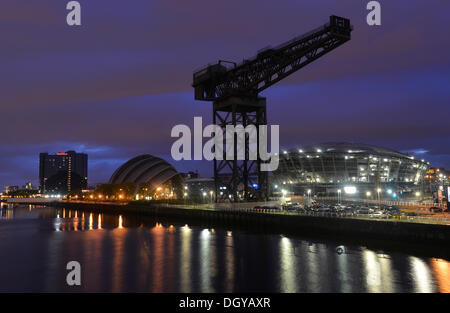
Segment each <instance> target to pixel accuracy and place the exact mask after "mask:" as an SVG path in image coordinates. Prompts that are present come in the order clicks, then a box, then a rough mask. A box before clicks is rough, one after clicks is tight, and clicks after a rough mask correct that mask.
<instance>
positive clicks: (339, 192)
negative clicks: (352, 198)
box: [337, 189, 342, 204]
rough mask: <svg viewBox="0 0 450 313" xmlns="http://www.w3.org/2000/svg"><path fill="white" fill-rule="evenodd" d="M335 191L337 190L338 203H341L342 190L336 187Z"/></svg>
mask: <svg viewBox="0 0 450 313" xmlns="http://www.w3.org/2000/svg"><path fill="white" fill-rule="evenodd" d="M337 192H338V204H341V192H342V190H341V189H338V190H337Z"/></svg>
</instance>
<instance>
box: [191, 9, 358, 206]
mask: <svg viewBox="0 0 450 313" xmlns="http://www.w3.org/2000/svg"><path fill="white" fill-rule="evenodd" d="M351 31H352V27H351V26H350V20H348V19H346V18H342V17H338V16H331V17H330V21H329V23H327V24H325V25H323V26H321V27H319V28H317V29H315V30H313V31H311V32H309V33H307V34H305V35H303V36H300V37H296V38H294V39H292V40H290V41H288V42H286V43H284V44H281V45H280V46H277V47H274V48H272V47H270V48H266V49H263V50H261V51H259V53H258V54H257V56H256V57H254V58H252V59H249V60H244V62H243V63H241V64H240V65H237V64H236V63H234V62H228V61H222V60H220V61H219V62H218V63H217V64H213V65H209V66H208V67H206V68H204V69H202V70H200V71H197V72H195V73H194V75H193V76H194V77H193V87H194V88H195V99H196V100H203V101H213V121H214V124H216V125H219V126H220V127H221V128H222V132H223V134H224V136H223V138H224V140H225V138H226V136H225V127H226V126H227V125H233V126H236V125H242V126H244V127H246V126H247V125H255V126H256V128H257V129H258V126H259V125H265V124H267V114H266V99H265V98H261V97H259V96H258V94H259V93H260V92H261V91H263V90H264V89H266V88H268V87H270V86H272V85H273V84H275V83H277V82H279V81H280V80H282V79H284V78H285V77H287V76H289V75H290V74H292V73H294V72H295V71H297V70H299V69H301V68H303V67H304V66H306V65H308V64H309V63H311V62H313V61H315V60H317V59H318V58H320V57H321V56H323V55H325V54H326V53H328V52H330V51H332V50H334V49H335V48H337V47H339V46H340V45H342V44H343V43H345V42H347V41H348V40H350V34H351ZM225 64H233V66H228V67H227V66H225ZM257 140H258V145H259V132H258V133H257ZM236 142H237V138H236V135H235V145H234V159H233V160H227V159H226V157H225V153H226V152H225V149H224V157H223V160H216V159H214V178H215V189H216V190H215V191H216V192H215V194H216V201H217V196H218V195H219V192H218V191H219V190H218V188H219V186H226V187H227V188H226V194H224V195H223V198H226V199H228V198H229V197H231V199H232V200H234V201H237V200H238V188H239V187H242V189H243V193H244V197H243V198H244V199H246V200H250V199H251V198H258V199H266V198H267V196H268V192H267V172H262V171H260V165H261V163H262V160H261V158H260V156H259V153H258V157H257V160H249V156H248V151H249V139H248V137H246V138H245V152H244V153H245V159H244V160H242V161H239V160H238V159H237V153H238V151H237V146H236ZM257 148H258V150H257V151H259V147H257ZM252 187H253V188H252Z"/></svg>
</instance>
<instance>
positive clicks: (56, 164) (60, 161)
mask: <svg viewBox="0 0 450 313" xmlns="http://www.w3.org/2000/svg"><path fill="white" fill-rule="evenodd" d="M87 159H88V156H87V154H85V153H76V152H75V151H67V152H59V153H57V154H48V153H41V154H40V155H39V189H40V192H42V193H50V192H58V193H67V192H71V191H76V190H81V189H86V188H87V177H88V174H87V173H88V167H87Z"/></svg>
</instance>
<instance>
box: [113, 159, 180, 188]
mask: <svg viewBox="0 0 450 313" xmlns="http://www.w3.org/2000/svg"><path fill="white" fill-rule="evenodd" d="M174 177H178V178H179V179H181V176H180V174H179V173H178V172H177V170H176V169H175V168H174V167H173V166H172V165H170V164H169V163H168V162H166V161H165V160H163V159H161V158H157V157H155V156H152V155H150V154H143V155H139V156H137V157H135V158H132V159H131V160H128V161H127V162H125V163H124V164H123V165H122V166H120V167H119V168H118V169H117V170H116V171H115V172H114V174H112V176H111V178H110V179H109V183H110V184H122V183H125V182H132V183H135V184H136V185H137V186H139V185H140V184H142V183H149V184H150V186H152V187H154V188H156V187H157V186H159V185H161V184H164V183H165V182H167V181H168V180H170V179H172V178H174Z"/></svg>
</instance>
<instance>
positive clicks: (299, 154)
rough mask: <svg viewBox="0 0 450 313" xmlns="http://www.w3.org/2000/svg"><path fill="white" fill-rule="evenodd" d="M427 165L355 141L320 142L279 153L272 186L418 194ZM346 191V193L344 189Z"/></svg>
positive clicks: (308, 190)
mask: <svg viewBox="0 0 450 313" xmlns="http://www.w3.org/2000/svg"><path fill="white" fill-rule="evenodd" d="M428 168H429V163H428V162H426V161H425V160H418V159H416V158H414V156H411V155H407V154H403V153H400V152H397V151H394V150H391V149H387V148H382V147H377V146H372V145H366V144H355V143H323V144H317V145H310V146H305V147H301V148H296V149H290V150H286V151H281V152H280V163H279V167H278V169H277V170H276V171H275V172H274V173H273V174H274V175H273V177H272V179H273V180H272V187H273V188H274V191H275V192H276V191H277V189H278V191H280V190H281V189H284V190H286V191H290V192H292V193H294V194H299V195H304V194H306V193H311V194H314V195H317V196H335V195H337V194H338V193H341V192H342V193H343V194H344V193H348V194H355V195H360V196H365V195H377V194H378V195H379V196H381V197H385V198H386V197H392V195H394V196H395V195H397V194H402V195H405V196H411V197H413V196H414V195H418V194H419V193H421V192H422V191H423V188H424V181H423V178H424V175H425V172H426V171H427V169H428ZM347 191H349V192H347Z"/></svg>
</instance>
